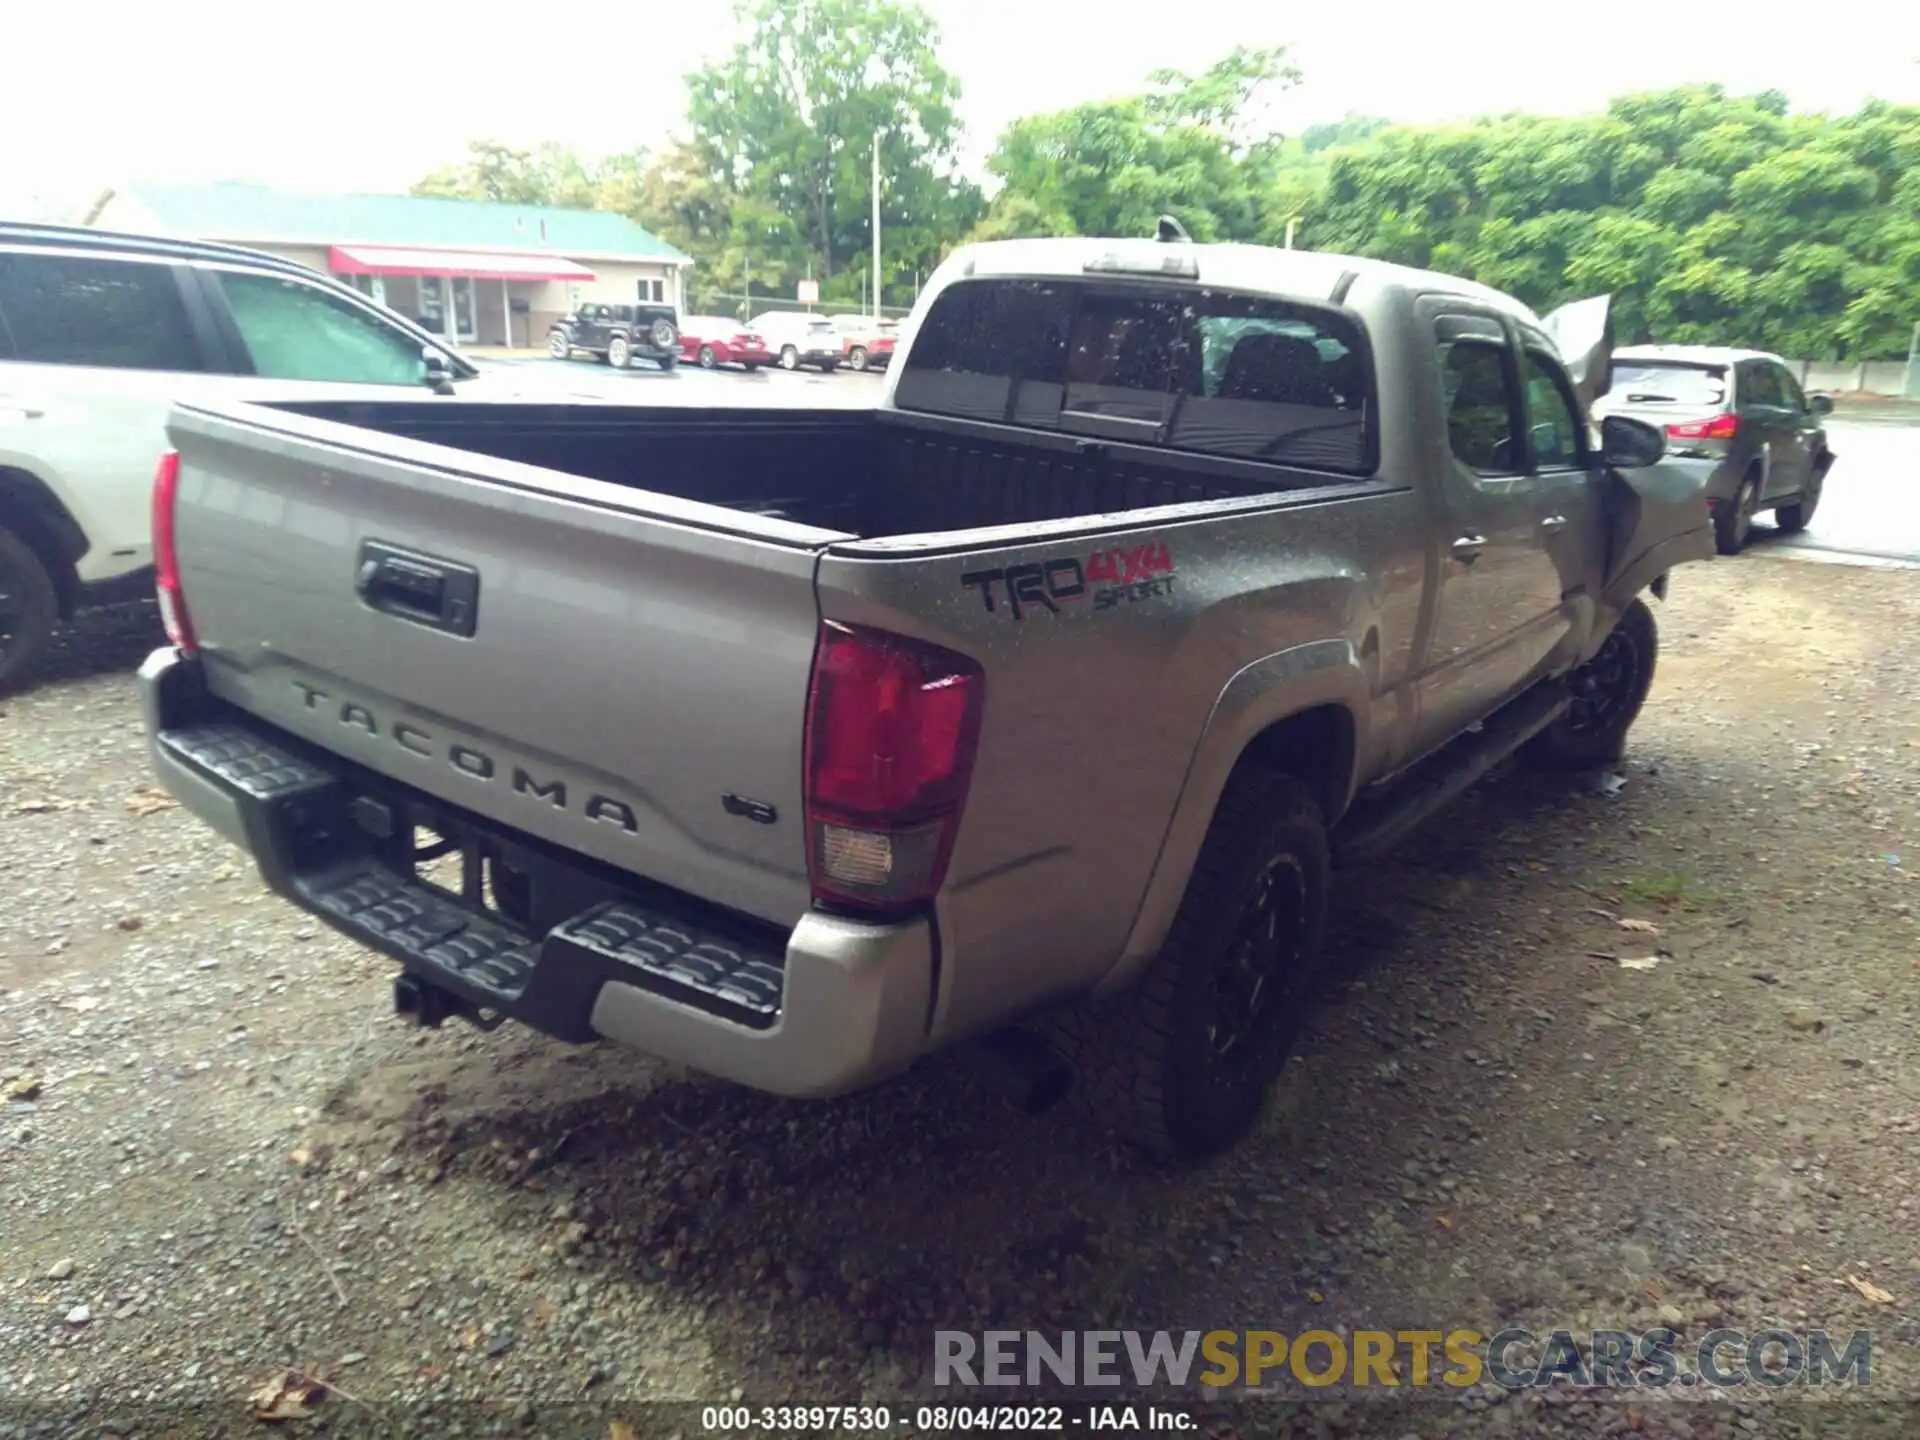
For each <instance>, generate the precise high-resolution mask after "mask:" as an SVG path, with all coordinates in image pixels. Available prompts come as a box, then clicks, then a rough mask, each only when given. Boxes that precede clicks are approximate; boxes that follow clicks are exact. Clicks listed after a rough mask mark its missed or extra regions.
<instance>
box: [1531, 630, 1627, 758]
mask: <svg viewBox="0 0 1920 1440" xmlns="http://www.w3.org/2000/svg"><path fill="white" fill-rule="evenodd" d="M1659 659H1660V627H1659V626H1657V625H1656V624H1654V620H1653V609H1652V607H1651V606H1649V605H1648V604H1647V602H1646V601H1645V600H1635V601H1634V602H1633V604H1631V605H1629V606H1628V607H1627V609H1626V613H1625V614H1624V615H1622V616H1621V617H1620V621H1619V623H1618V624H1616V625H1615V626H1614V627H1613V629H1612V630H1610V631H1609V632H1608V633H1607V638H1606V639H1605V640H1603V641H1602V642H1601V644H1600V649H1599V650H1598V651H1597V652H1596V653H1595V654H1594V657H1593V659H1591V660H1589V661H1588V662H1587V663H1586V664H1585V665H1582V666H1581V667H1580V668H1579V669H1578V670H1576V671H1574V672H1573V674H1572V675H1570V676H1568V677H1567V683H1568V685H1569V686H1570V687H1571V688H1572V689H1573V692H1574V703H1573V705H1572V706H1571V707H1570V708H1569V709H1568V710H1567V712H1566V713H1565V714H1563V715H1562V716H1561V717H1560V718H1559V719H1558V720H1556V721H1554V722H1553V724H1551V725H1549V726H1548V727H1547V728H1546V729H1545V730H1542V731H1541V732H1540V733H1539V734H1538V735H1536V736H1534V737H1533V739H1531V740H1529V741H1528V742H1527V743H1526V746H1525V749H1524V751H1523V752H1522V753H1523V754H1524V755H1525V757H1526V759H1527V760H1528V761H1529V762H1531V763H1533V764H1535V765H1537V766H1539V767H1540V768H1541V769H1543V770H1585V769H1589V768H1591V767H1592V766H1595V765H1607V764H1611V763H1612V762H1614V761H1616V760H1618V759H1620V757H1621V756H1622V755H1624V754H1625V753H1626V747H1627V732H1628V731H1629V730H1631V729H1632V728H1633V722H1634V721H1635V720H1637V719H1638V718H1639V716H1640V707H1641V706H1643V705H1645V704H1646V703H1647V691H1648V690H1649V689H1651V688H1652V686H1653V671H1654V667H1655V665H1656V664H1657V663H1658V661H1659ZM1585 687H1593V688H1591V689H1589V688H1585Z"/></svg>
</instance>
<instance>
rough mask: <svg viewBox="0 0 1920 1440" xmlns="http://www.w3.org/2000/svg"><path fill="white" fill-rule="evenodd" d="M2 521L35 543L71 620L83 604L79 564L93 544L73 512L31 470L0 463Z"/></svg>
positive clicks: (62, 610)
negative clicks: (75, 611)
mask: <svg viewBox="0 0 1920 1440" xmlns="http://www.w3.org/2000/svg"><path fill="white" fill-rule="evenodd" d="M0 525H4V526H6V527H7V528H8V529H10V530H12V531H13V532H14V533H15V534H16V535H18V536H19V537H20V538H21V539H22V540H24V541H25V542H26V543H27V544H28V545H30V546H32V547H33V549H34V550H35V551H36V552H37V553H38V554H39V556H40V558H41V559H42V560H44V561H45V562H46V565H47V569H48V571H49V572H50V573H51V574H52V576H53V584H54V589H55V590H56V591H57V592H58V594H59V597H60V618H61V619H63V620H71V619H72V618H73V612H74V610H75V609H76V608H78V606H79V604H80V590H81V586H80V574H79V571H78V570H77V569H76V567H77V566H78V565H79V563H80V560H81V558H82V557H83V556H85V555H86V553H87V552H88V551H89V550H91V549H92V548H93V542H92V541H90V540H89V539H88V538H87V532H86V531H85V530H83V529H82V528H81V527H80V522H79V521H78V520H75V519H74V518H73V512H72V511H70V510H68V509H67V507H66V505H65V504H64V503H62V501H61V499H60V497H59V496H58V495H56V494H55V493H54V492H53V488H52V487H51V486H49V485H48V484H47V482H46V481H44V480H42V479H41V478H40V477H39V476H38V475H35V474H34V473H33V472H32V471H30V470H22V469H19V468H18V467H16V466H9V465H0Z"/></svg>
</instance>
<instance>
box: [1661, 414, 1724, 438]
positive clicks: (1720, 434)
mask: <svg viewBox="0 0 1920 1440" xmlns="http://www.w3.org/2000/svg"><path fill="white" fill-rule="evenodd" d="M1739 428H1740V417H1739V416H1738V415H1716V416H1714V417H1713V418H1712V419H1711V420H1694V421H1690V422H1688V423H1687V424H1685V425H1669V426H1667V438H1668V439H1670V440H1731V439H1732V438H1733V432H1734V431H1736V430H1738V429H1739Z"/></svg>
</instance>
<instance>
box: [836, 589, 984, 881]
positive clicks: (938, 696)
mask: <svg viewBox="0 0 1920 1440" xmlns="http://www.w3.org/2000/svg"><path fill="white" fill-rule="evenodd" d="M985 691H986V676H985V674H984V673H983V672H982V671H981V669H980V666H979V665H978V664H977V663H976V662H974V661H972V660H969V659H968V658H967V657H966V656H964V655H957V654H955V653H954V652H953V651H951V650H946V649H942V648H941V647H940V646H937V645H929V644H927V643H925V642H924V641H919V640H909V639H906V638H904V637H902V636H898V635H889V634H885V633H883V632H881V631H877V630H867V629H862V628H856V627H853V626H848V625H840V624H837V623H835V622H832V621H828V622H826V623H824V624H822V626H821V627H820V646H819V650H818V652H817V653H816V655H815V656H814V668H813V692H812V694H811V695H810V696H809V697H808V702H807V755H806V766H807V869H808V873H809V875H810V876H811V878H812V882H813V893H814V897H815V899H818V900H822V901H826V902H828V903H830V904H841V905H850V906H853V907H855V908H858V909H862V910H874V911H893V912H897V911H902V910H908V909H911V908H913V907H914V906H916V905H919V904H921V903H923V902H924V901H926V900H928V899H930V898H931V897H932V896H933V895H934V893H935V892H936V891H938V890H939V888H940V885H941V883H942V882H943V881H944V880H945V879H946V870H947V860H948V857H949V856H950V855H951V853H952V850H953V838H954V835H955V833H956V832H957V831H958V830H959V828H960V812H961V810H962V808H963V807H964V805H965V804H966V798H967V787H968V785H969V783H970V782H971V780H972V778H973V759H974V752H975V749H976V748H977V746H978V742H979V738H980V713H981V708H982V704H983V700H984V695H985Z"/></svg>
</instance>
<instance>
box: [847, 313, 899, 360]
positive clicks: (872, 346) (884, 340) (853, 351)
mask: <svg viewBox="0 0 1920 1440" xmlns="http://www.w3.org/2000/svg"><path fill="white" fill-rule="evenodd" d="M833 328H834V329H836V330H838V331H839V332H840V342H841V347H842V348H841V353H842V354H843V355H844V356H845V357H846V362H847V368H848V369H850V370H879V369H884V368H885V367H886V366H887V365H888V364H889V363H890V362H891V361H892V360H893V342H894V332H895V330H896V328H897V327H896V326H895V324H894V322H893V321H891V320H871V319H869V318H868V317H866V316H865V315H836V316H834V317H833Z"/></svg>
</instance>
